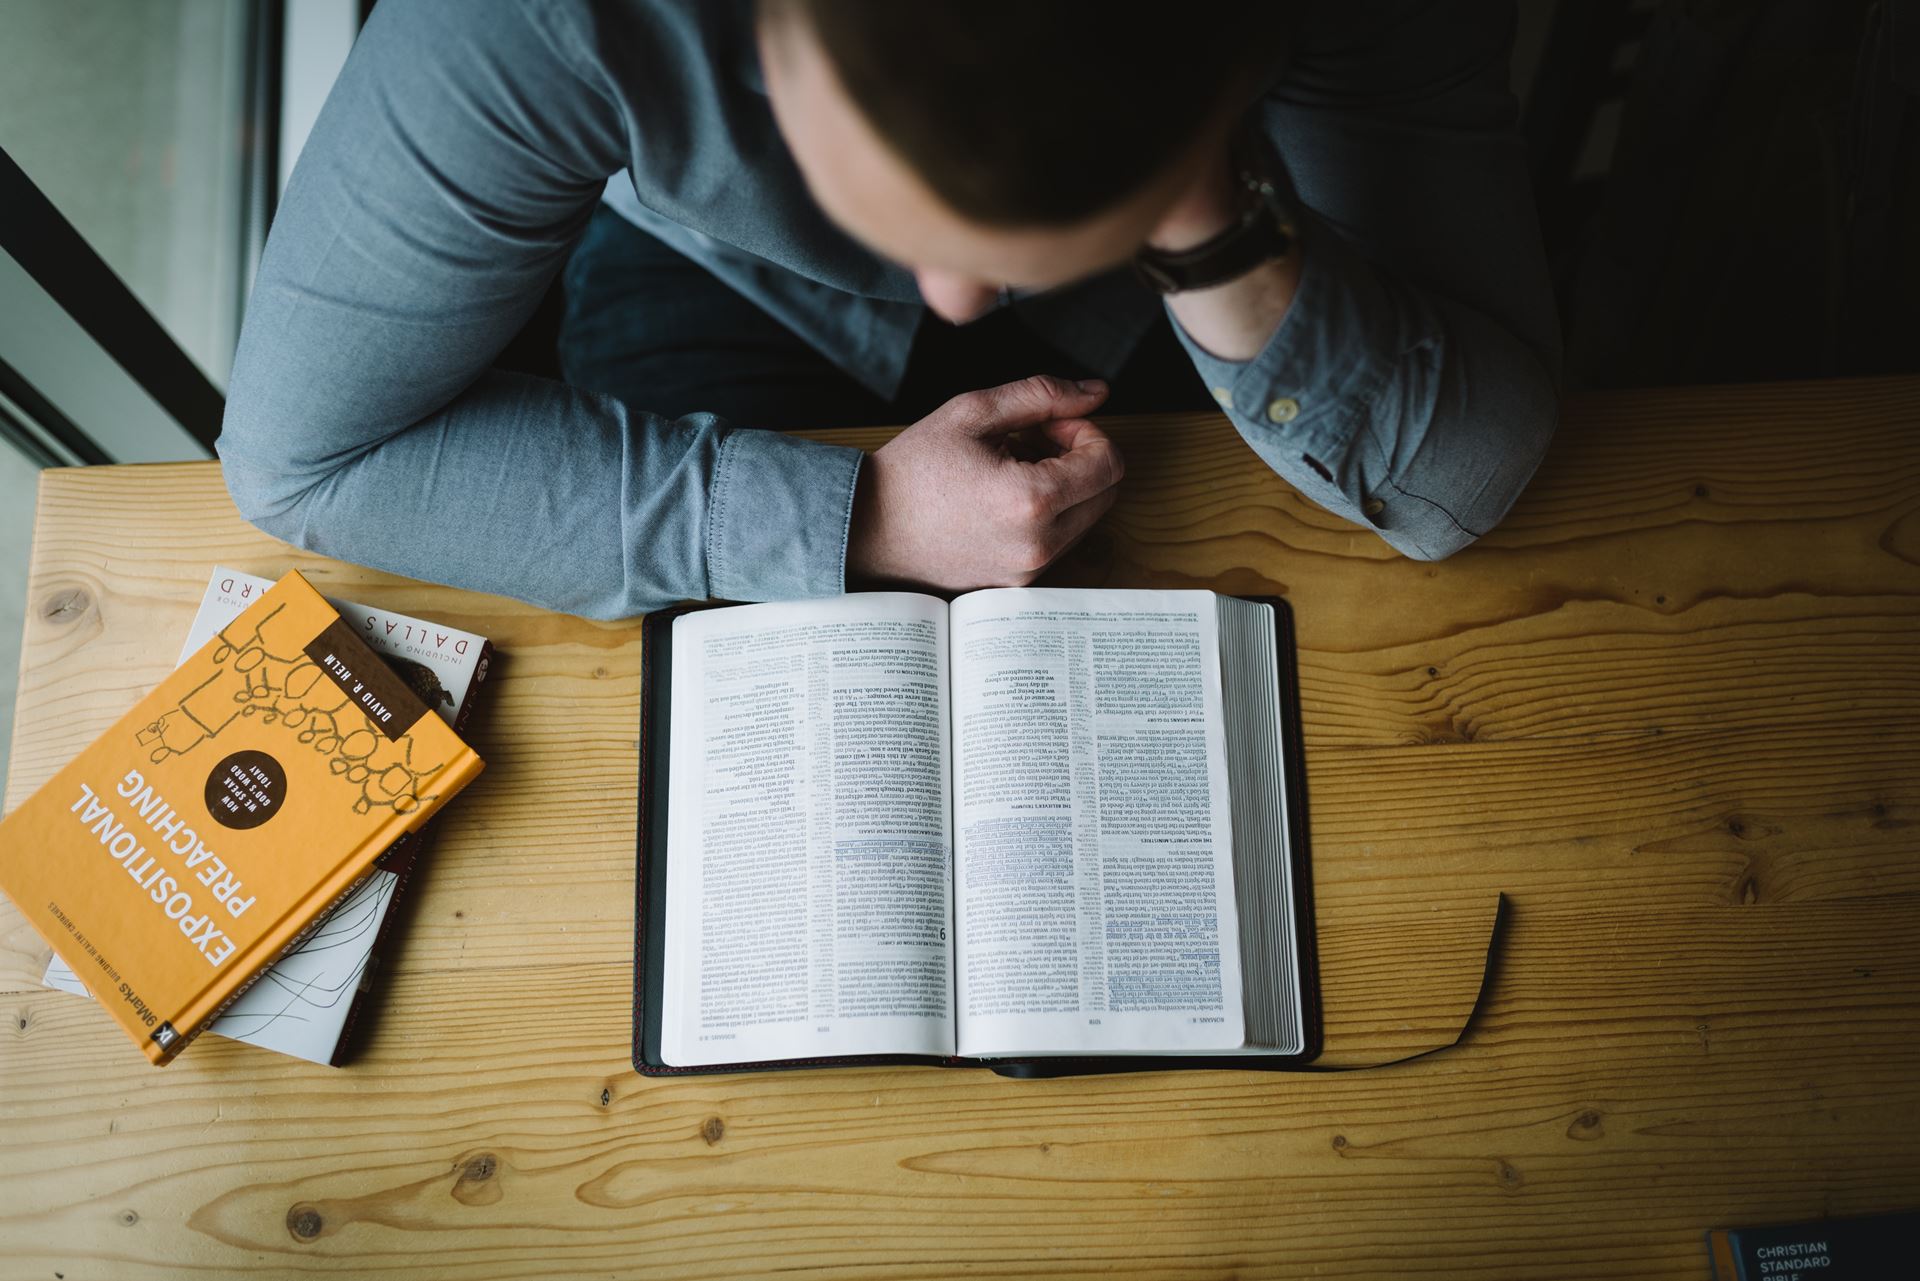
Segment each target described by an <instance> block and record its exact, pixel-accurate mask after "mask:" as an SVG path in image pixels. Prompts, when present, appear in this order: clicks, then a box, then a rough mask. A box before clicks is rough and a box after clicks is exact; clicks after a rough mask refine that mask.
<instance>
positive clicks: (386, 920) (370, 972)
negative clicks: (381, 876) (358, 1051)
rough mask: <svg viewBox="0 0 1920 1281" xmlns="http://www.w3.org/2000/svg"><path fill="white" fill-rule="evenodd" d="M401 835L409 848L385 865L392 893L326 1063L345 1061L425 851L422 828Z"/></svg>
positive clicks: (328, 1064)
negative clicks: (397, 863)
mask: <svg viewBox="0 0 1920 1281" xmlns="http://www.w3.org/2000/svg"><path fill="white" fill-rule="evenodd" d="M402 839H403V840H407V841H408V843H409V844H411V846H412V847H413V848H412V849H410V850H409V851H408V853H407V856H406V858H405V859H403V860H401V864H400V866H399V867H398V868H394V867H388V869H387V870H388V871H390V872H393V874H394V876H395V878H396V879H395V880H394V883H393V893H392V894H390V895H388V897H387V910H386V914H385V915H383V916H382V917H381V918H380V928H379V929H378V930H376V931H375V932H374V936H373V943H372V944H371V945H370V946H369V947H368V948H367V959H366V963H365V968H364V969H362V970H361V972H360V981H359V982H358V983H356V984H354V988H353V995H352V996H350V997H348V998H347V1017H346V1020H345V1021H344V1022H343V1023H341V1025H340V1039H339V1040H337V1041H335V1042H334V1043H333V1053H332V1054H330V1055H328V1056H327V1066H328V1067H340V1066H341V1065H342V1064H343V1063H344V1062H345V1058H346V1052H347V1043H348V1042H349V1041H350V1040H351V1039H352V1037H353V1028H354V1024H356V1023H357V1022H359V1021H360V1011H361V1009H362V1007H364V1006H365V1005H366V996H367V991H368V989H369V988H371V987H372V986H373V979H374V976H375V973H376V971H378V970H379V968H380V967H381V965H382V957H381V950H382V949H383V948H384V947H386V945H387V943H388V940H390V939H391V938H392V937H393V933H394V929H393V923H394V917H395V916H397V915H398V914H399V907H400V898H401V896H402V895H403V894H405V893H406V892H407V890H408V888H409V887H410V886H412V884H413V877H414V872H415V870H416V869H418V868H419V866H420V856H421V855H422V854H424V853H425V852H426V849H425V845H426V839H427V838H426V832H425V829H420V830H417V831H412V832H408V833H407V836H406V837H405V838H402ZM396 844H398V842H396Z"/></svg>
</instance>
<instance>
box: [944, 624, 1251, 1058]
mask: <svg viewBox="0 0 1920 1281" xmlns="http://www.w3.org/2000/svg"><path fill="white" fill-rule="evenodd" d="M1218 626H1219V625H1218V616H1217V610H1216V606H1215V597H1214V595H1213V594H1212V593H1211V592H1202V591H1170V592H1160V591H1075V590H1059V589H1004V590H995V591H984V592H974V593H972V594H970V595H967V596H963V597H961V598H960V599H958V600H956V601H955V602H954V603H953V606H952V609H951V611H950V627H951V631H952V642H951V643H952V647H953V655H952V665H953V675H954V694H953V732H954V749H953V759H954V779H953V790H954V797H955V823H954V827H955V836H956V840H957V844H956V853H955V862H954V869H955V872H954V875H955V891H954V925H955V934H956V947H955V958H954V960H955V966H956V968H957V970H958V979H959V982H958V990H957V1000H956V1013H957V1018H958V1020H959V1023H960V1052H961V1053H962V1054H964V1055H968V1056H979V1057H993V1056H1004V1055H1016V1054H1017V1055H1028V1054H1048V1053H1060V1054H1066V1053H1076V1054H1085V1053H1093V1054H1102V1053H1106V1054H1124V1053H1155V1054H1173V1053H1191V1052H1204V1051H1209V1050H1224V1049H1230V1048H1235V1047H1238V1046H1240V1045H1241V1044H1242V1042H1243V1040H1244V1036H1245V1027H1244V1015H1243V1009H1242V1003H1241V975H1240V947H1239V933H1238V922H1237V918H1236V915H1235V912H1234V874H1233V861H1232V845H1233V841H1232V827H1231V819H1230V810H1229V797H1228V784H1227V768H1226V745H1225V737H1224V733H1223V729H1222V714H1221V693H1220V690H1221V682H1220V654H1219V635H1218Z"/></svg>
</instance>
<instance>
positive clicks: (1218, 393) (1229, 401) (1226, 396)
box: [1213, 387, 1233, 409]
mask: <svg viewBox="0 0 1920 1281" xmlns="http://www.w3.org/2000/svg"><path fill="white" fill-rule="evenodd" d="M1213 398H1214V399H1215V400H1217V401H1219V402H1220V407H1221V408H1222V409H1232V408H1233V392H1232V391H1230V390H1229V389H1227V388H1225V387H1215V388H1214V389H1213Z"/></svg>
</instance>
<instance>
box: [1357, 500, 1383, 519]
mask: <svg viewBox="0 0 1920 1281" xmlns="http://www.w3.org/2000/svg"><path fill="white" fill-rule="evenodd" d="M1386 509H1387V505H1386V504H1385V503H1383V502H1381V501H1380V500H1379V499H1378V498H1369V499H1368V500H1367V501H1366V503H1365V504H1364V505H1363V506H1362V507H1361V508H1360V510H1361V511H1363V512H1365V513H1366V514H1367V515H1369V516H1378V515H1379V514H1380V513H1381V512H1383V511H1385V510H1386Z"/></svg>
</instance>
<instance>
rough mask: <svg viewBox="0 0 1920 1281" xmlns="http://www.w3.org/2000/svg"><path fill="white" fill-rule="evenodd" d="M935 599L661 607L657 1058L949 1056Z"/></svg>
mask: <svg viewBox="0 0 1920 1281" xmlns="http://www.w3.org/2000/svg"><path fill="white" fill-rule="evenodd" d="M946 631H947V607H946V604H945V603H944V602H942V601H940V600H938V599H936V598H934V597H931V596H918V595H912V594H908V593H894V592H884V593H883V592H876V593H868V594H861V595H854V596H843V597H839V598H836V599H831V600H821V601H806V602H794V603H778V604H767V605H741V606H735V607H731V608H725V609H712V610H702V611H698V612H695V613H690V614H686V615H683V616H682V617H680V618H678V619H676V620H675V621H674V631H673V691H672V698H673V704H672V726H671V738H672V761H671V766H670V772H671V782H670V786H669V799H668V810H667V828H668V832H667V858H668V862H667V931H666V933H667V937H666V950H665V974H664V984H663V1001H662V1014H661V1057H662V1058H663V1059H665V1060H666V1062H668V1063H669V1064H672V1065H674V1066H679V1067H691V1066H697V1065H702V1064H715V1063H734V1062H747V1061H757V1060H769V1059H789V1058H814V1057H821V1056H829V1055H843V1054H942V1055H944V1054H951V1053H952V1052H953V1046H954V1040H953V1018H952V991H953V978H952V953H951V948H950V944H949V942H948V932H949V929H950V925H951V916H950V913H951V910H952V908H951V904H952V895H951V869H952V853H951V850H952V839H953V838H952V825H951V807H950V803H949V795H948V786H947V779H948V768H947V744H948V737H949V734H948V726H947V702H946V689H947V636H946Z"/></svg>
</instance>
